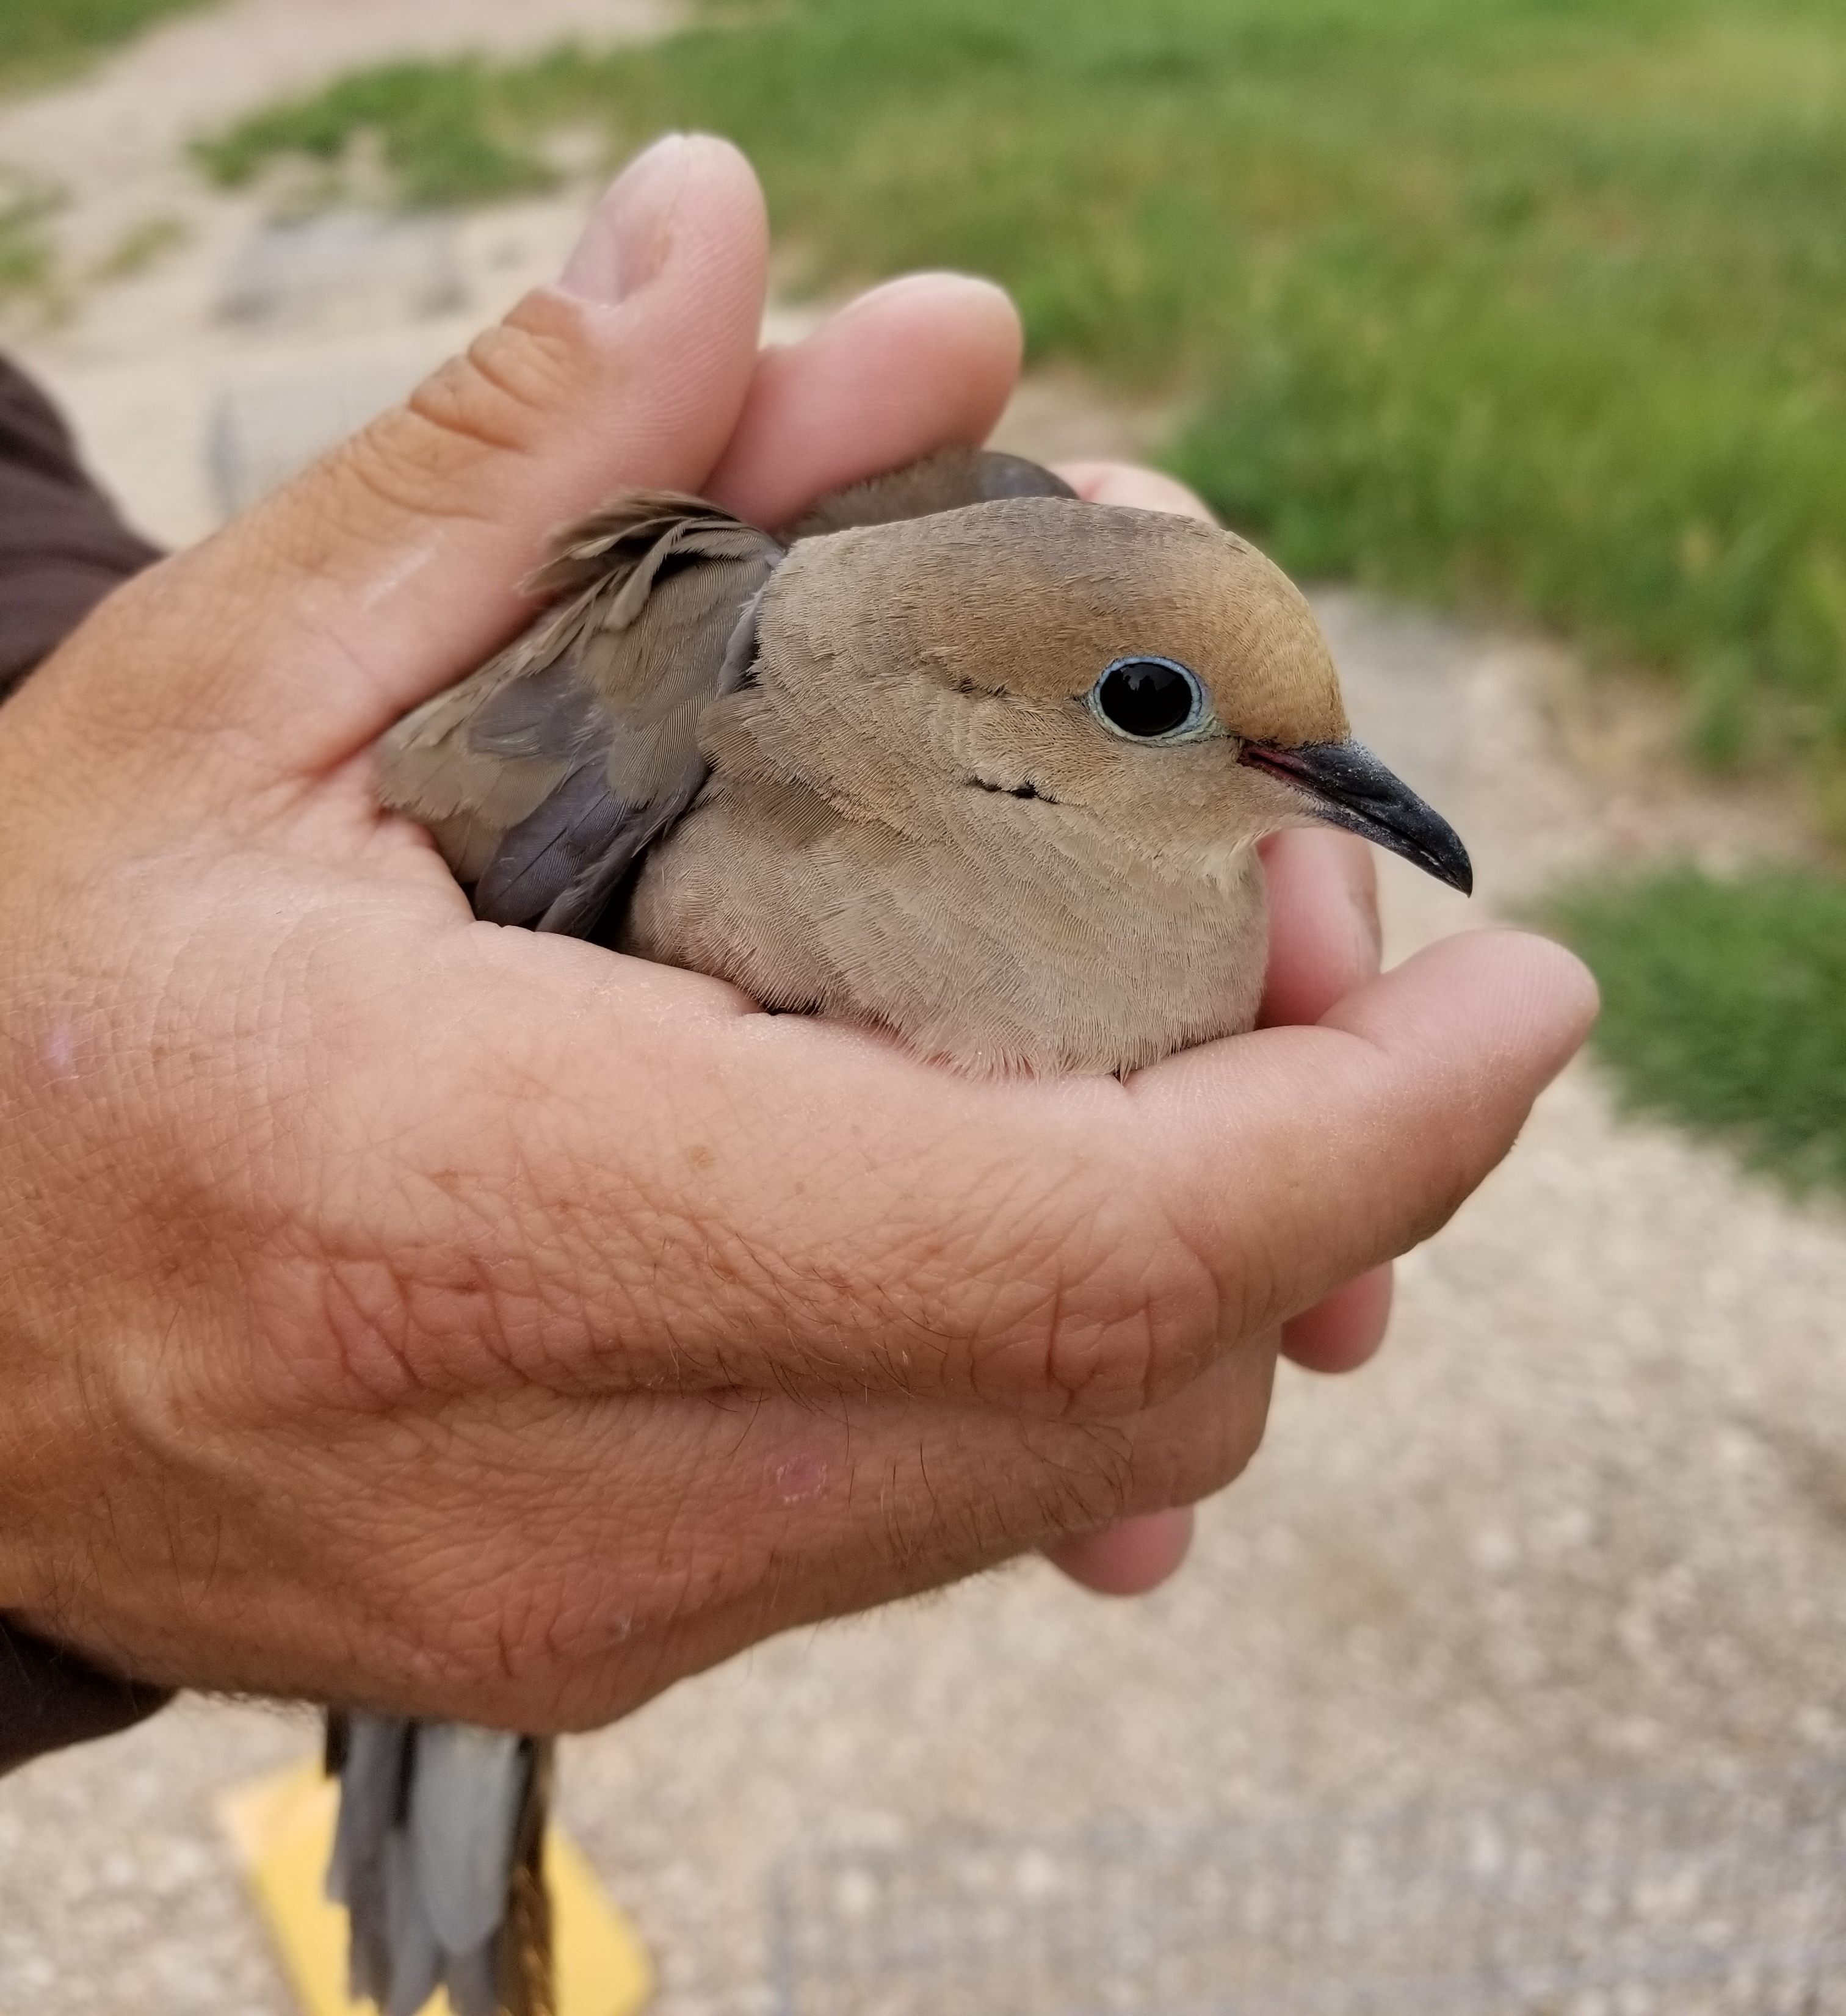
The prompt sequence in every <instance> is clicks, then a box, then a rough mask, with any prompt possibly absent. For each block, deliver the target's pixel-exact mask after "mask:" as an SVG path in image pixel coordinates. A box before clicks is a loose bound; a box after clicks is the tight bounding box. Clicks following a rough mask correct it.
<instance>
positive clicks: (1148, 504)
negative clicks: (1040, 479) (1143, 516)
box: [1056, 462, 1217, 525]
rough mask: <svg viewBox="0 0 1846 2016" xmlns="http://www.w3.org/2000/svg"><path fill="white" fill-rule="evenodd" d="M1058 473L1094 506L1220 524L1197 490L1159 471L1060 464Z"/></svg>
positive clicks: (1108, 464)
mask: <svg viewBox="0 0 1846 2016" xmlns="http://www.w3.org/2000/svg"><path fill="white" fill-rule="evenodd" d="M1056 473H1057V474H1058V475H1059V476H1062V477H1063V479H1064V480H1065V482H1066V483H1068V484H1069V485H1070V487H1071V488H1072V489H1073V490H1074V491H1076V494H1077V495H1078V496H1080V497H1081V498H1082V499H1083V500H1084V501H1085V502H1087V503H1091V504H1125V505H1127V506H1128V507H1129V508H1130V509H1132V510H1136V511H1170V512H1172V513H1174V515H1175V516H1177V517H1181V518H1202V519H1203V520H1205V522H1206V524H1208V525H1210V524H1216V523H1217V520H1216V519H1214V518H1213V516H1212V514H1211V509H1210V506H1209V505H1207V504H1206V502H1205V500H1204V499H1203V498H1202V497H1201V496H1200V495H1199V493H1198V492H1197V491H1195V490H1188V488H1186V486H1185V485H1184V484H1183V483H1181V482H1179V481H1177V479H1176V478H1174V477H1170V476H1163V475H1162V474H1161V473H1160V472H1159V470H1157V469H1142V468H1141V467H1140V466H1138V464H1136V463H1131V462H1061V463H1058V466H1057V470H1056Z"/></svg>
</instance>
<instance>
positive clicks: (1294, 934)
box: [1260, 826, 1383, 1025]
mask: <svg viewBox="0 0 1846 2016" xmlns="http://www.w3.org/2000/svg"><path fill="white" fill-rule="evenodd" d="M1260 852H1261V855H1262V857H1263V870H1264V876H1265V877H1266V879H1267V882H1268V885H1269V970H1268V973H1267V976H1266V977H1265V979H1264V987H1263V1006H1262V1013H1261V1021H1263V1023H1264V1024H1266V1025H1267V1024H1275V1023H1280V1022H1318V1021H1319V1020H1320V1019H1321V1017H1322V1016H1323V1015H1325V1013H1327V1012H1328V1010H1329V1009H1331V1008H1332V1006H1333V1004H1334V1003H1336V1001H1338V1000H1339V999H1342V997H1343V996H1344V995H1347V994H1350V993H1351V992H1352V991H1353V989H1354V988H1356V987H1362V986H1363V985H1365V982H1366V981H1368V980H1371V979H1372V978H1373V977H1375V975H1376V974H1377V972H1378V969H1379V959H1380V956H1381V949H1382V942H1383V941H1382V938H1381V935H1380V932H1379V921H1378V874H1377V869H1376V865H1375V862H1374V861H1373V859H1372V849H1371V848H1370V846H1369V845H1368V844H1367V843H1366V842H1365V841H1362V840H1361V839H1359V838H1358V837H1357V836H1356V835H1354V834H1353V833H1335V832H1333V831H1332V830H1330V829H1328V828H1325V827H1320V826H1301V827H1297V828H1296V829H1294V830H1292V831H1289V832H1286V833H1272V834H1271V836H1270V837H1269V838H1268V839H1267V840H1266V841H1264V842H1263V843H1262V844H1261V848H1260Z"/></svg>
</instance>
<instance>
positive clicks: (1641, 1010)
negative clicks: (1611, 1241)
mask: <svg viewBox="0 0 1846 2016" xmlns="http://www.w3.org/2000/svg"><path fill="white" fill-rule="evenodd" d="M1551 921H1552V923H1554V924H1555V925H1556V927H1557V928H1558V929H1559V931H1560V934H1561V935H1563V937H1564V938H1566V939H1567V941H1569V942H1570V944H1571V945H1574V946H1575V947H1576V949H1577V951H1578V952H1581V954H1582V955H1583V956H1584V957H1585V959H1587V960H1588V963H1589V964H1590V965H1591V967H1592V968H1593V969H1594V970H1595V974H1596V977H1597V979H1598V980H1599V981H1600V983H1601V985H1602V988H1603V1019H1602V1021H1601V1022H1600V1024H1599V1025H1598V1028H1597V1030H1596V1034H1595V1044H1596V1046H1597V1048H1598V1049H1599V1050H1600V1051H1601V1052H1602V1053H1603V1056H1604V1057H1606V1059H1607V1060H1608V1061H1609V1062H1610V1064H1612V1065H1613V1067H1615V1070H1616V1072H1617V1076H1618V1080H1619V1082H1620V1084H1621V1088H1622V1091H1623V1093H1624V1097H1625V1098H1626V1100H1628V1103H1629V1104H1630V1105H1631V1106H1632V1107H1635V1108H1637V1109H1639V1110H1640V1111H1647V1112H1653V1113H1657V1114H1663V1115H1664V1116H1666V1117H1668V1118H1671V1119H1675V1120H1678V1121H1682V1122H1683V1123H1684V1124H1686V1125H1689V1126H1690V1127H1693V1128H1694V1129H1696V1130H1698V1131H1700V1132H1704V1133H1707V1134H1711V1135H1714V1136H1718V1138H1720V1139H1723V1140H1725V1141H1726V1142H1727V1143H1729V1144H1731V1145H1732V1146H1733V1147H1737V1148H1739V1149H1740V1150H1742V1151H1743V1154H1744V1155H1745V1157H1747V1159H1748V1160H1750V1161H1753V1162H1754V1163H1756V1164H1758V1165H1759V1166H1761V1167H1764V1168H1769V1169H1772V1170H1773V1171H1775V1172H1776V1173H1777V1174H1778V1175H1781V1176H1782V1177H1783V1178H1784V1179H1787V1180H1788V1181H1790V1182H1791V1183H1793V1184H1794V1186H1796V1187H1797V1188H1805V1187H1807V1186H1810V1185H1812V1184H1815V1183H1826V1184H1830V1185H1832V1186H1846V884H1841V883H1839V882H1836V881H1833V880H1828V879H1826V878H1824V877H1818V876H1815V875H1809V874H1803V873H1798V872H1796V871H1793V870H1785V871H1773V872H1772V871H1759V872H1758V873H1754V874H1752V875H1750V876H1748V877H1745V878H1743V879H1742V880H1738V881H1736V882H1730V881H1723V882H1717V881H1712V880H1708V879H1707V878H1706V877H1703V876H1701V875H1699V874H1697V873H1695V872H1694V871H1693V870H1692V869H1684V868H1682V869H1673V870H1671V871H1669V872H1667V873H1661V874H1658V875H1656V876H1654V877H1650V878H1649V879H1647V880H1641V881H1636V882H1631V883H1628V884H1617V885H1613V886H1610V885H1603V886H1599V887H1585V888H1583V889H1580V890H1578V891H1575V892H1574V893H1573V894H1570V895H1566V896H1565V897H1563V898H1560V899H1559V901H1558V902H1556V905H1555V907H1554V909H1553V911H1552V917H1551Z"/></svg>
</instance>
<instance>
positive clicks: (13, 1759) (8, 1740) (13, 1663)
mask: <svg viewBox="0 0 1846 2016" xmlns="http://www.w3.org/2000/svg"><path fill="white" fill-rule="evenodd" d="M171 1699H172V1696H171V1694H168V1693H167V1692H166V1691H165V1690H164V1689H163V1688H160V1687H143V1686H142V1684H141V1683H139V1681H137V1680H125V1679H120V1678H118V1677H117V1676H116V1675H114V1674H113V1673H106V1672H103V1671H102V1670H101V1669H99V1668H98V1667H96V1666H92V1665H91V1664H90V1663H89V1661H88V1660H87V1659H80V1658H78V1656H77V1654H75V1653H74V1652H67V1651H65V1650H64V1649H63V1647H61V1646H58V1645H52V1644H48V1643H46V1642H45V1640H44V1639H42V1638H34V1636H32V1634H31V1633H30V1632H28V1631H23V1630H22V1629H20V1626H19V1625H16V1624H13V1623H10V1622H8V1621H7V1619H6V1618H3V1617H0V1773H5V1772H7V1771H11V1770H13V1769H15V1768H16V1766H19V1765H21V1764H28V1763H30V1762H31V1760H32V1759H34V1757H42V1756H43V1755H45V1752H46V1751H49V1750H62V1749H63V1748H64V1747H65V1746H66V1745H67V1744H71V1743H88V1742H89V1741H91V1740H92V1738H93V1737H99V1736H113V1735H114V1733H116V1731H117V1730H119V1729H126V1728H128V1726H129V1725H130V1724H131V1723H137V1722H139V1721H140V1720H142V1718H143V1717H144V1716H146V1715H152V1714H153V1712H154V1710H155V1709H156V1708H161V1707H164V1705H166V1703H167V1702H168V1701H171Z"/></svg>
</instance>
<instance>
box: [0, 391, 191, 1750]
mask: <svg viewBox="0 0 1846 2016" xmlns="http://www.w3.org/2000/svg"><path fill="white" fill-rule="evenodd" d="M159 558H160V553H159V552H158V550H157V549H156V548H154V547H153V546H150V545H149V544H148V543H147V542H146V540H145V539H142V538H137V537H136V536H135V534H134V533H132V532H131V531H129V530H128V527H126V526H125V525H124V524H123V523H122V521H121V519H120V518H119V517H117V516H116V513H115V510H114V506H111V504H110V502H109V499H107V498H106V497H105V496H104V495H103V493H102V491H100V490H99V489H98V488H96V485H95V484H93V483H92V482H91V481H90V479H89V478H88V477H87V476H86V475H85V473H84V472H83V470H82V468H81V466H80V465H79V464H78V459H77V456H76V453H75V451H74V449H73V448H72V446H71V442H70V434H68V433H67V431H66V429H65V427H64V423H63V421H62V420H60V419H59V418H58V416H57V414H56V412H54V411H53V410H52V407H51V406H50V405H49V403H48V402H47V401H46V400H45V398H44V397H43V396H42V394H40V392H39V391H38V389H37V388H36V387H34V385H33V383H31V380H30V379H28V378H27V377H25V376H23V375H22V374H21V373H20V372H18V371H16V370H15V369H13V366H12V365H10V364H9V363H8V362H6V361H5V358H0V696H3V695H4V694H5V693H10V692H11V691H12V689H13V687H14V686H16V685H17V684H18V683H19V682H20V680H21V679H23V678H24V677H25V675H26V674H27V672H29V671H31V669H32V668H33V667H34V665H36V664H38V661H39V660H40V659H41V658H42V657H45V655H46V654H47V653H49V651H50V650H52V647H53V646H55V645H56V643H58V642H59V639H61V638H63V635H64V634H65V632H67V631H68V630H70V629H72V628H74V627H75V626H76V625H77V624H78V623H79V622H80V621H81V620H82V619H83V618H84V617H85V616H87V615H88V614H89V612H90V610H92V608H93V607H95V606H96V603H99V602H100V601H101V600H102V599H103V596H106V594H107V593H108V592H109V591H110V589H112V588H114V586H115V585H116V583H117V581H125V580H126V579H127V578H128V576H129V575H130V574H135V573H138V572H139V571H140V570H141V569H142V567H146V565H147V564H148V563H150V561H152V560H158V559H159ZM167 1699H168V1696H167V1695H166V1694H164V1692H163V1691H162V1690H160V1689H159V1688H157V1687H142V1686H139V1684H137V1683H135V1682H133V1681H131V1680H124V1679H117V1677H115V1676H114V1675H112V1674H108V1673H104V1672H99V1670H98V1669H96V1667H94V1666H92V1665H90V1664H89V1663H88V1661H87V1660H84V1659H80V1658H78V1656H77V1654H75V1653H74V1652H67V1651H63V1649H62V1648H61V1647H58V1646H56V1645H49V1644H47V1643H45V1640H43V1639H41V1638H35V1637H34V1636H32V1634H31V1633H30V1632H27V1631H24V1630H22V1629H20V1627H19V1625H16V1624H13V1623H10V1622H8V1620H7V1619H6V1618H4V1617H0V1772H4V1771H10V1770H12V1769H13V1767H14V1766H16V1765H20V1764H23V1763H25V1762H27V1760H28V1759H31V1758H34V1757H39V1756H42V1755H44V1754H45V1751H48V1750H61V1749H62V1748H63V1747H64V1745H65V1744H67V1743H82V1742H85V1741H88V1739H89V1738H90V1737H96V1736H109V1735H112V1734H113V1733H114V1732H115V1731H116V1730H118V1729H126V1728H127V1727H128V1725H129V1724H130V1723H135V1722H139V1721H140V1719H142V1716H143V1715H152V1714H153V1712H154V1710H155V1709H156V1708H158V1707H160V1705H161V1704H162V1702H164V1701H166V1700H167Z"/></svg>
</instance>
